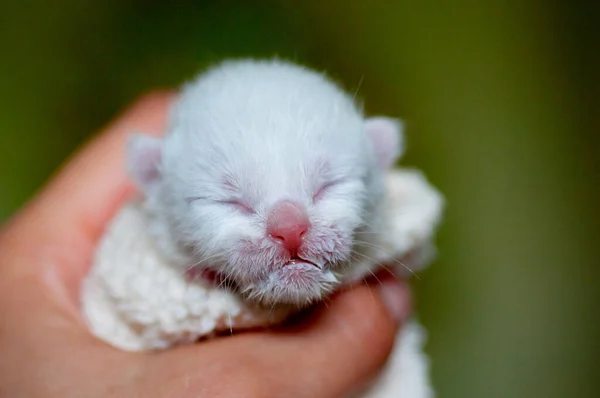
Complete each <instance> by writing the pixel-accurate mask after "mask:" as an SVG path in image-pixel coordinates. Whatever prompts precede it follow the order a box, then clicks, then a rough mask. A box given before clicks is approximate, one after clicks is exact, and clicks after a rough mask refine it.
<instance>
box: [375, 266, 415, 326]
mask: <svg viewBox="0 0 600 398" xmlns="http://www.w3.org/2000/svg"><path fill="white" fill-rule="evenodd" d="M380 280H381V284H379V285H378V288H377V289H378V291H379V295H380V296H381V299H382V301H383V304H384V305H385V306H386V308H387V310H388V312H389V313H390V315H392V317H393V318H394V320H395V321H396V322H398V323H402V322H404V321H405V320H406V319H407V318H408V317H409V315H410V313H411V296H410V289H409V287H408V285H407V284H406V282H403V281H399V280H396V279H395V278H393V277H391V276H387V277H384V278H380Z"/></svg>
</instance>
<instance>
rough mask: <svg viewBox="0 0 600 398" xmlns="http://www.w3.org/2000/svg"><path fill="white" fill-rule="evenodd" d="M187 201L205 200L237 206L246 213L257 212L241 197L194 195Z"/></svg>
mask: <svg viewBox="0 0 600 398" xmlns="http://www.w3.org/2000/svg"><path fill="white" fill-rule="evenodd" d="M186 201H187V202H188V203H193V202H196V201H205V202H207V203H213V204H218V205H224V206H231V207H233V208H236V209H237V210H240V211H243V212H244V213H247V214H255V213H256V212H255V211H254V209H253V208H252V207H251V206H250V205H249V204H247V203H246V202H244V201H243V200H240V199H224V200H223V199H214V198H211V197H209V196H192V197H189V198H186Z"/></svg>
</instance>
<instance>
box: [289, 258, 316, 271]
mask: <svg viewBox="0 0 600 398" xmlns="http://www.w3.org/2000/svg"><path fill="white" fill-rule="evenodd" d="M302 264H306V265H312V266H313V267H315V268H317V269H323V266H321V265H319V264H317V263H314V262H312V261H310V260H305V259H303V258H301V257H293V258H291V259H289V260H288V261H286V262H285V263H284V264H283V266H284V267H288V266H291V265H292V266H295V265H302Z"/></svg>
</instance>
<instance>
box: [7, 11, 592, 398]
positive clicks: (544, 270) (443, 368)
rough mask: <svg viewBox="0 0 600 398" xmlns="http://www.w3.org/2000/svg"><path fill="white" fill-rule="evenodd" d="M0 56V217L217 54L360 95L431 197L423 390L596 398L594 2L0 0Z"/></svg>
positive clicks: (420, 297)
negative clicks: (97, 135)
mask: <svg viewBox="0 0 600 398" xmlns="http://www.w3.org/2000/svg"><path fill="white" fill-rule="evenodd" d="M0 49H1V50H2V51H1V53H0V219H5V218H7V217H9V216H10V214H11V213H12V212H14V211H15V210H16V209H18V207H19V206H20V205H22V204H23V203H24V201H26V200H27V199H28V197H30V195H31V194H32V193H33V192H35V190H36V189H38V188H39V187H40V185H41V184H42V183H43V182H44V181H45V180H46V179H47V178H48V177H49V175H50V174H51V173H53V172H54V171H55V170H56V168H57V167H58V166H59V164H60V163H61V162H62V161H63V160H64V159H65V158H66V157H67V156H68V155H69V154H70V153H71V152H72V151H73V150H74V148H76V147H77V146H78V145H79V144H81V142H82V141H83V140H85V139H86V137H88V136H89V135H90V134H91V133H93V132H94V131H96V130H97V129H99V128H100V127H101V126H102V125H103V124H104V123H106V122H107V121H108V120H109V119H110V118H111V117H113V116H114V115H115V114H116V112H118V111H119V110H120V109H121V108H122V107H123V106H125V105H126V104H128V103H129V102H130V101H131V100H133V99H134V98H136V97H138V96H139V95H140V94H141V93H144V92H146V91H148V90H150V89H152V88H155V87H166V86H176V85H178V84H180V83H182V82H183V81H185V80H186V79H189V78H190V77H192V76H193V75H194V74H195V73H196V72H198V71H199V70H200V69H201V68H203V67H205V66H207V65H209V64H211V63H213V62H216V61H218V60H220V59H222V58H224V57H228V56H236V57H237V56H255V57H261V56H272V55H279V56H282V57H285V58H290V59H293V60H296V61H299V62H302V63H305V64H307V65H310V66H313V67H315V68H318V69H321V70H326V71H328V72H329V73H330V75H332V76H333V77H335V78H336V79H337V80H338V81H340V82H341V84H343V85H344V86H345V87H346V88H347V89H348V90H356V89H357V87H358V85H359V82H361V83H360V90H359V96H360V97H361V98H362V99H363V100H364V101H365V105H366V110H367V111H368V112H370V113H381V114H389V115H394V116H400V117H402V118H404V119H405V120H406V123H407V140H408V145H409V149H408V153H407V156H406V157H405V158H404V159H403V161H402V163H403V164H404V165H410V166H416V167H418V168H420V169H422V170H424V171H425V173H426V174H427V175H428V177H429V178H430V180H431V181H432V182H433V183H434V184H435V185H436V186H437V187H439V189H440V190H441V191H442V192H443V193H444V195H445V196H446V198H447V201H448V206H447V213H446V217H445V221H444V224H443V226H442V229H441V230H440V234H439V238H438V245H439V258H438V260H437V261H436V262H435V263H434V264H433V265H432V267H431V268H430V269H428V270H427V271H426V272H424V273H423V274H422V275H421V279H420V280H415V281H413V284H414V287H415V291H416V295H417V302H418V311H419V316H420V318H421V320H422V322H423V323H424V324H425V325H426V326H427V328H428V329H429V333H430V336H429V341H428V344H427V352H428V353H429V355H430V357H431V361H432V377H433V380H434V384H435V386H436V388H437V390H438V393H439V396H440V397H461V398H470V397H473V398H481V397H486V398H494V397H503V398H504V397H511V398H512V397H527V398H537V397H540V398H542V397H544V398H551V397H556V398H558V397H561V398H564V397H577V398H583V397H598V396H600V392H599V391H600V389H599V388H598V387H599V385H600V380H599V379H600V377H599V376H600V363H599V361H600V344H599V341H600V311H599V306H598V305H597V304H598V299H599V298H600V293H599V291H598V284H597V283H598V276H599V271H600V269H599V265H600V264H599V261H598V259H597V253H596V250H597V248H598V247H599V243H600V239H598V238H599V236H600V234H599V231H598V223H597V221H598V216H599V215H600V214H599V213H600V211H599V207H600V206H599V204H600V201H599V200H598V199H600V174H599V172H598V171H599V170H600V167H599V166H600V160H599V157H600V151H599V144H600V138H599V133H600V117H599V116H598V114H599V110H600V109H599V106H600V83H599V82H600V80H599V77H600V76H599V74H598V71H599V70H600V2H598V1H588V2H574V1H573V2H566V1H562V2H560V1H546V2H542V1H535V0H521V1H512V2H510V1H487V2H486V1H472V2H470V1H467V0H456V1H453V2H443V1H441V0H438V1H429V2H425V1H419V2H417V1H379V0H370V1H360V2H356V3H353V2H352V0H346V1H341V0H328V1H321V2H317V1H278V2H276V1H233V0H230V1H186V0H179V1H150V0H105V1H100V0H56V1H53V2H48V1H41V0H22V1H7V0H4V1H2V4H1V5H0ZM82 189H85V188H84V187H83V186H82ZM299 377H301V376H300V375H299Z"/></svg>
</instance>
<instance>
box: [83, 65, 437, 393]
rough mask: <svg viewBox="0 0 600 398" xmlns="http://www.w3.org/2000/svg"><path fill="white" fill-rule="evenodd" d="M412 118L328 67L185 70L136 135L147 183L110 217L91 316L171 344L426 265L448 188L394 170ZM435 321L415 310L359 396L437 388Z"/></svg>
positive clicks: (260, 322) (261, 322) (131, 154)
mask: <svg viewBox="0 0 600 398" xmlns="http://www.w3.org/2000/svg"><path fill="white" fill-rule="evenodd" d="M401 153H402V124H401V123H400V121H398V120H396V119H392V118H387V117H372V118H366V117H365V116H364V115H363V112H362V109H360V107H358V106H357V105H356V103H355V101H354V99H353V98H352V97H351V96H349V95H348V94H347V93H345V92H344V91H343V90H342V89H341V88H340V87H338V86H337V85H336V84H335V83H333V82H332V81H331V80H329V79H328V78H327V77H326V76H324V75H323V74H319V73H317V72H314V71H311V70H309V69H307V68H304V67H301V66H298V65H295V64H292V63H288V62H283V61H278V60H268V61H254V60H240V61H228V62H224V63H222V64H220V65H217V66H215V67H213V68H211V69H209V70H208V71H207V72H205V73H203V74H201V75H200V76H199V77H198V78H197V79H196V80H194V81H192V82H191V83H189V84H187V85H186V86H185V87H184V88H183V90H182V92H181V94H180V96H179V98H178V100H177V102H176V103H175V105H174V106H173V108H172V112H171V115H170V119H169V124H168V127H167V131H166V134H165V136H164V138H153V137H150V136H145V135H136V136H134V137H132V139H131V140H130V142H129V144H128V168H129V172H130V174H131V176H132V177H133V179H134V180H135V182H136V183H137V185H138V187H139V189H140V191H141V193H142V197H141V198H140V199H139V200H135V201H133V202H131V203H129V204H128V205H126V206H125V207H124V208H123V209H122V210H121V211H120V212H119V214H117V216H116V217H115V220H114V221H113V223H112V224H111V225H110V226H109V229H108V230H107V232H106V234H105V236H104V238H103V240H102V242H101V244H100V246H99V249H98V252H97V255H96V258H95V263H94V265H93V266H92V268H91V270H90V272H89V275H88V276H87V278H86V280H85V282H84V285H83V287H82V310H83V313H84V316H85V318H86V320H87V321H88V324H89V325H90V329H91V331H92V332H93V333H94V334H95V335H96V336H98V337H99V338H101V339H103V340H105V341H107V342H109V343H111V344H113V345H114V346H116V347H119V348H122V349H126V350H134V351H138V350H150V349H164V348H168V347H170V346H173V345H176V344H183V343H189V342H193V341H195V340H197V339H198V338H199V337H202V336H207V335H210V334H211V333H213V332H219V331H223V330H230V329H241V328H246V327H255V326H267V325H269V324H272V323H277V322H280V321H281V320H283V319H284V318H285V317H286V316H287V315H289V314H290V312H292V311H294V310H296V309H298V308H301V307H303V306H306V305H308V304H310V303H313V302H317V301H319V300H322V299H324V298H326V297H327V295H328V294H329V293H331V292H332V291H334V290H336V289H337V288H339V287H340V286H342V285H346V284H349V283H353V282H357V281H361V279H362V278H364V277H365V276H368V275H369V274H370V273H372V272H373V271H374V270H376V269H377V268H379V267H381V266H382V264H386V265H387V266H391V267H393V268H394V271H398V272H399V273H406V271H407V269H408V268H410V271H413V270H414V269H417V268H420V267H422V266H423V265H425V261H426V260H427V258H426V257H427V255H428V254H429V249H430V247H431V240H432V238H433V234H434V230H435V228H436V227H437V223H438V221H439V218H440V216H441V209H442V198H441V196H440V195H439V194H438V193H437V192H436V191H435V190H434V189H433V188H432V187H431V186H430V185H429V184H428V183H427V182H426V181H425V179H424V177H423V176H422V175H421V174H420V173H418V172H416V171H401V170H393V169H392V166H393V164H394V163H395V162H396V160H397V159H398V157H399V156H400V155H401ZM423 337H424V334H423V332H422V329H421V328H420V326H419V325H418V324H417V323H416V321H411V322H410V323H408V324H407V325H405V326H404V327H403V328H402V330H401V331H400V332H399V334H398V339H397V345H396V348H395V349H394V352H393V354H392V355H391V357H390V360H389V363H388V365H387V367H386V369H384V370H383V372H382V373H381V376H380V378H378V380H376V382H375V383H374V384H373V385H371V386H369V387H368V388H367V389H366V390H365V391H363V392H361V395H359V396H360V397H363V398H365V397H370V398H375V397H389V398H392V397H403V398H428V397H432V396H433V392H432V390H431V388H430V385H429V381H428V370H427V360H426V358H425V356H424V355H423V353H422V350H421V345H422V340H423Z"/></svg>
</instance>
